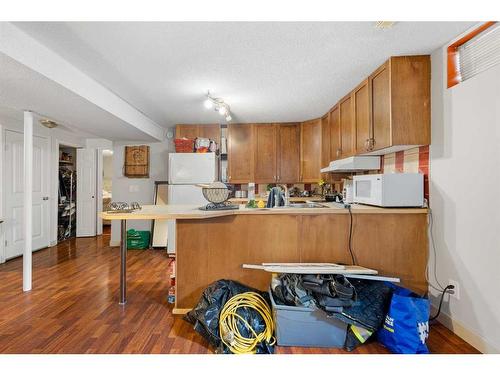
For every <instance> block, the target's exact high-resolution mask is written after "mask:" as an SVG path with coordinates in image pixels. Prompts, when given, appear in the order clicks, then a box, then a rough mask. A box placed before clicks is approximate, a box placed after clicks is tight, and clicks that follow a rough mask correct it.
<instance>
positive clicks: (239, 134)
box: [227, 124, 254, 183]
mask: <svg viewBox="0 0 500 375" xmlns="http://www.w3.org/2000/svg"><path fill="white" fill-rule="evenodd" d="M253 129H254V126H253V125H252V124H229V125H228V126H227V130H228V145H227V152H228V155H227V160H228V173H227V176H228V181H229V182H231V183H247V182H251V181H253V180H254V152H253V150H254V134H253Z"/></svg>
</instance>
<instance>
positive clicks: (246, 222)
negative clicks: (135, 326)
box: [102, 203, 428, 313]
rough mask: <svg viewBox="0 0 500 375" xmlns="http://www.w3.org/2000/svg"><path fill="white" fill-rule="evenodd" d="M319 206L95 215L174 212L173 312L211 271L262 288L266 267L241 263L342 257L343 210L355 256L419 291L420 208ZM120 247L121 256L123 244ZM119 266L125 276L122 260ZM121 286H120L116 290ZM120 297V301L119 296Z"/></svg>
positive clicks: (146, 211)
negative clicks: (252, 266) (247, 267)
mask: <svg viewBox="0 0 500 375" xmlns="http://www.w3.org/2000/svg"><path fill="white" fill-rule="evenodd" d="M325 206H327V207H324V208H273V209H247V208H242V209H239V210H231V211H200V210H198V209H197V207H193V206H172V205H170V206H169V205H167V206H144V207H143V208H142V209H141V210H139V211H136V212H133V213H127V214H116V213H112V214H111V213H102V217H103V218H104V219H109V220H122V228H125V225H124V223H125V222H126V220H132V219H133V220H141V219H144V220H149V219H175V220H176V222H177V225H176V230H177V232H176V241H177V244H176V303H175V309H174V312H175V313H184V312H186V311H187V310H189V309H191V308H192V307H194V306H195V304H196V302H197V301H198V299H199V297H200V296H201V293H202V291H203V289H204V288H205V287H206V286H207V285H209V284H210V283H212V282H214V281H216V280H218V279H232V280H236V281H239V282H241V283H244V284H247V285H250V286H252V287H255V288H258V289H261V290H265V289H267V288H268V286H269V281H270V277H271V275H270V274H269V273H267V272H264V271H259V270H249V269H242V268H241V265H242V264H244V263H253V264H258V263H273V262H334V263H346V264H350V263H351V256H350V253H349V233H350V227H351V225H350V223H351V218H352V236H351V247H352V250H353V253H354V256H355V259H356V262H357V264H359V265H361V266H364V267H368V268H372V269H376V270H378V271H379V273H380V274H381V275H387V276H394V277H399V278H400V279H401V282H402V284H403V285H405V286H407V287H409V288H411V289H412V290H414V291H415V292H417V293H424V292H426V291H427V282H426V277H425V268H426V263H427V255H428V238H427V209H421V208H409V209H406V208H396V209H385V208H376V207H370V206H362V205H353V206H352V210H351V212H352V215H351V214H350V213H349V210H347V209H346V208H344V207H343V206H342V205H339V204H335V203H330V204H326V205H325ZM123 242H124V241H123V240H122V243H123ZM123 248H124V247H123V246H122V260H123V261H124V262H123V263H125V261H126V259H124V255H125V256H126V249H123ZM124 252H125V254H123V253H124ZM122 270H123V271H124V277H122V282H123V283H125V277H126V273H125V272H126V268H125V264H122ZM124 287H125V285H124V286H123V288H121V291H123V297H125V293H126V290H125V288H124ZM122 289H123V290H122ZM165 292H166V291H165ZM121 297H122V296H121ZM121 297H120V298H121ZM120 302H121V303H124V302H125V298H123V299H122V298H121V300H120Z"/></svg>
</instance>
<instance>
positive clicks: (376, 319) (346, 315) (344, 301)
mask: <svg viewBox="0 0 500 375" xmlns="http://www.w3.org/2000/svg"><path fill="white" fill-rule="evenodd" d="M271 291H272V293H273V298H274V300H275V301H276V303H277V304H280V305H288V306H304V307H309V308H320V309H322V310H324V311H325V312H326V313H327V315H329V316H330V317H333V318H336V319H340V320H341V321H343V322H345V323H346V324H348V330H347V337H346V342H345V344H344V347H345V349H346V350H348V351H351V350H353V349H354V348H356V347H357V346H359V345H360V344H362V343H364V342H366V340H368V338H370V337H371V336H372V334H373V333H374V332H376V331H377V330H378V329H379V328H380V327H381V326H382V323H383V321H384V318H385V315H386V313H387V310H388V308H389V303H390V299H391V286H390V284H388V283H385V282H382V281H374V280H364V279H355V278H349V277H346V276H345V275H340V274H337V275H299V274H281V275H279V276H277V277H274V278H273V280H272V282H271Z"/></svg>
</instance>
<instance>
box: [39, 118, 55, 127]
mask: <svg viewBox="0 0 500 375" xmlns="http://www.w3.org/2000/svg"><path fill="white" fill-rule="evenodd" d="M40 124H42V125H43V126H45V127H46V128H48V129H54V128H57V126H58V125H59V124H58V123H57V122H55V121H52V120H47V119H43V120H40Z"/></svg>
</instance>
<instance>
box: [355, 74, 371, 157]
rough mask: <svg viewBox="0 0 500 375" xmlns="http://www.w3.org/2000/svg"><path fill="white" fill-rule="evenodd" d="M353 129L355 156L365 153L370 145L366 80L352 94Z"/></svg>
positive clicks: (368, 101)
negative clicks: (354, 130)
mask: <svg viewBox="0 0 500 375" xmlns="http://www.w3.org/2000/svg"><path fill="white" fill-rule="evenodd" d="M353 99H354V103H353V104H354V128H355V129H356V154H360V153H363V152H367V151H369V150H370V145H371V143H370V142H371V140H370V138H371V133H372V132H371V121H370V91H369V88H368V80H365V81H363V82H362V83H361V84H360V85H359V86H358V87H357V88H356V89H355V90H354V92H353Z"/></svg>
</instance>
